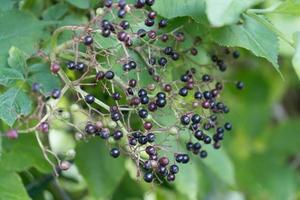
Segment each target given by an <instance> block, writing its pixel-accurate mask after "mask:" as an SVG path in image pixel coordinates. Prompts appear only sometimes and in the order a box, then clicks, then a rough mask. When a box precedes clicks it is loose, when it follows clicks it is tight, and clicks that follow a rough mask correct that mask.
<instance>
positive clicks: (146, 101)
mask: <svg viewBox="0 0 300 200" xmlns="http://www.w3.org/2000/svg"><path fill="white" fill-rule="evenodd" d="M140 101H141V104H148V103H149V97H148V96H142V97H140Z"/></svg>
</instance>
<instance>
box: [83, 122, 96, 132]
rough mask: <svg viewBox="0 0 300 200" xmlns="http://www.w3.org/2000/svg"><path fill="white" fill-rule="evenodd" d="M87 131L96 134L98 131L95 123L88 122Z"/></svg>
mask: <svg viewBox="0 0 300 200" xmlns="http://www.w3.org/2000/svg"><path fill="white" fill-rule="evenodd" d="M85 132H86V133H87V134H94V133H96V127H95V126H94V125H93V124H87V125H86V126H85Z"/></svg>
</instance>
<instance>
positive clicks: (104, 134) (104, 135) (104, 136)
mask: <svg viewBox="0 0 300 200" xmlns="http://www.w3.org/2000/svg"><path fill="white" fill-rule="evenodd" d="M99 136H100V137H101V138H102V139H104V140H107V139H108V138H109V136H110V132H109V129H108V128H104V129H102V130H101V131H100V132H99Z"/></svg>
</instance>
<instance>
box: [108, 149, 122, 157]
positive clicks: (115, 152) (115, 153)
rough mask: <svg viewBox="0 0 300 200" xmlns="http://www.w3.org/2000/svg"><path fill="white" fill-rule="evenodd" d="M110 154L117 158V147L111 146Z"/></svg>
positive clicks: (118, 152)
mask: <svg viewBox="0 0 300 200" xmlns="http://www.w3.org/2000/svg"><path fill="white" fill-rule="evenodd" d="M110 155H111V156H112V157H114V158H117V157H119V156H120V150H119V149H117V148H112V149H111V150H110Z"/></svg>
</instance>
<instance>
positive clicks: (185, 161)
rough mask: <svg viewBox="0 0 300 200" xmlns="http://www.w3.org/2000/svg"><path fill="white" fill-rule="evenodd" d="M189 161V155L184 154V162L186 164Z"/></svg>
mask: <svg viewBox="0 0 300 200" xmlns="http://www.w3.org/2000/svg"><path fill="white" fill-rule="evenodd" d="M189 161H190V157H189V155H187V154H183V155H182V163H183V164H186V163H188V162H189Z"/></svg>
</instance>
